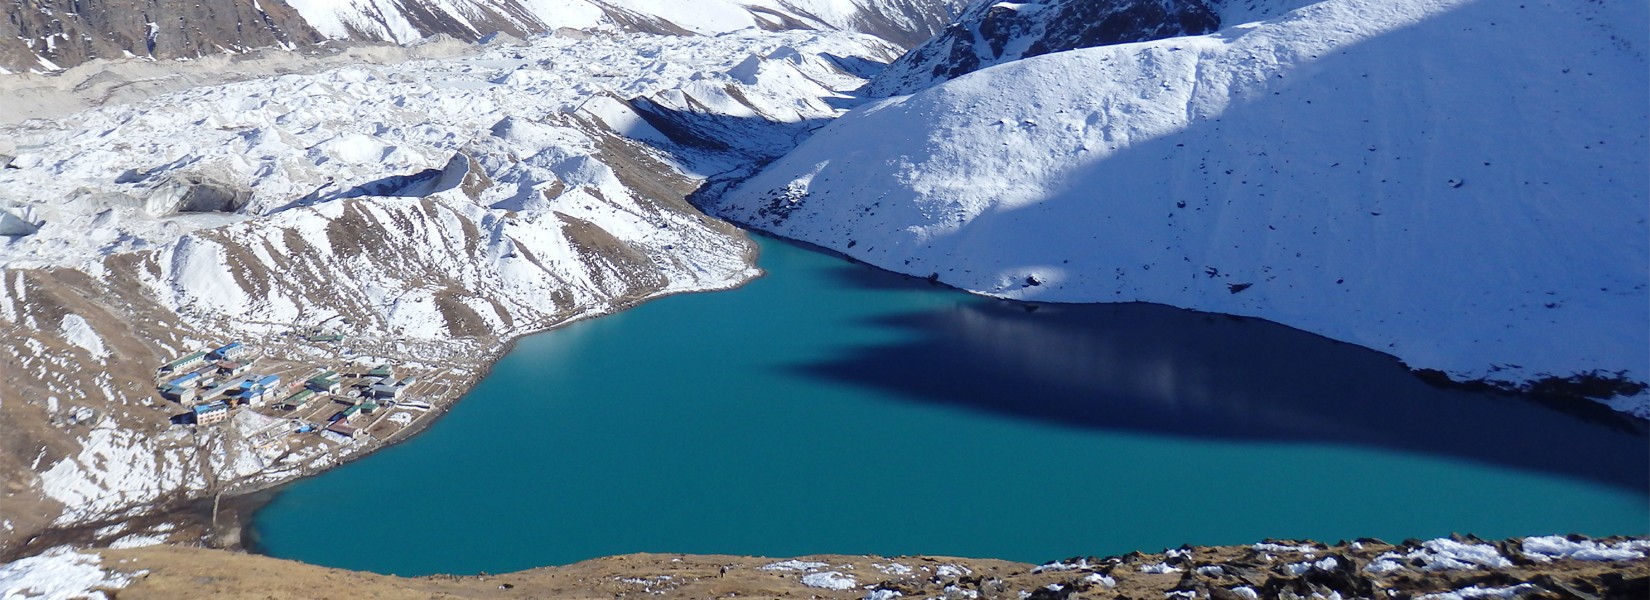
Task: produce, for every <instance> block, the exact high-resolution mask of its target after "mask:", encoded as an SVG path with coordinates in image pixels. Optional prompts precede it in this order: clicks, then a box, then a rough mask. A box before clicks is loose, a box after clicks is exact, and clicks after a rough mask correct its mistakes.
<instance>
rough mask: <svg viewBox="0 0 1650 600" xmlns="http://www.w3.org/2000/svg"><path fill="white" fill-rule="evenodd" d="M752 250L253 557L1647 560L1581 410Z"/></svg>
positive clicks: (544, 344) (1633, 469) (1371, 360)
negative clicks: (743, 264) (1611, 553)
mask: <svg viewBox="0 0 1650 600" xmlns="http://www.w3.org/2000/svg"><path fill="white" fill-rule="evenodd" d="M762 249H763V255H762V259H761V263H762V266H763V267H764V268H765V269H767V270H768V271H769V275H768V276H766V277H764V278H762V279H760V280H758V281H756V282H753V283H751V284H750V285H748V286H746V287H744V288H742V289H739V290H737V291H731V292H717V293H709V294H693V295H685V296H676V297H671V298H665V299H662V300H657V301H653V302H649V303H646V304H644V305H642V306H641V307H639V308H636V309H633V310H630V311H626V312H624V313H622V314H618V315H613V316H609V317H603V318H600V319H595V320H591V321H586V322H581V323H577V324H574V325H571V326H569V327H566V328H563V329H560V330H557V331H553V332H549V333H546V334H542V335H537V336H533V337H530V338H527V339H525V340H523V341H522V342H521V344H520V345H519V346H518V347H517V348H516V349H515V350H514V351H513V352H511V353H510V354H509V355H508V356H506V357H505V358H504V359H503V360H501V361H500V362H499V363H498V364H497V365H496V367H495V369H494V371H493V373H492V374H491V375H490V376H489V377H487V378H486V379H485V380H483V381H482V382H481V383H480V385H478V386H477V387H476V389H475V390H473V391H472V392H471V393H470V394H469V395H468V396H466V397H465V398H464V399H463V401H462V402H461V403H459V405H458V406H457V407H456V408H455V409H454V410H453V411H452V413H451V414H450V415H449V416H447V417H446V418H444V419H443V420H441V421H440V422H439V423H438V424H436V425H435V426H434V427H433V428H431V429H430V430H429V431H427V432H426V433H424V434H422V435H420V436H418V437H416V438H414V439H413V440H411V441H409V442H407V443H404V444H401V445H398V446H395V447H392V448H389V449H386V450H384V451H381V452H379V453H376V454H374V455H371V456H369V457H367V458H365V459H363V460H360V461H356V462H353V463H351V464H348V465H345V466H343V467H340V468H338V469H334V470H332V471H329V472H327V473H324V474H322V475H319V476H317V477H313V478H309V479H306V480H303V481H300V482H297V483H295V484H293V485H290V486H288V487H286V488H285V489H284V490H283V491H281V493H280V494H279V495H278V496H277V497H276V498H275V499H274V500H273V502H271V504H269V505H268V506H267V507H266V508H265V509H263V510H262V511H261V512H259V513H258V514H257V515H256V518H255V522H254V527H253V535H254V536H255V543H256V544H257V546H258V547H259V548H260V549H261V550H262V551H264V552H266V553H268V554H271V555H274V556H278V557H283V558H292V559H297V560H302V561H306V562H311V563H316V564H322V565H328V566H337V567H345V568H352V569H365V570H371V571H378V572H384V573H397V574H402V575H417V574H427V573H434V572H448V573H474V572H479V571H488V572H495V573H497V572H504V571H511V570H518V569H523V568H528V567H534V566H543V565H550V564H565V563H571V562H575V561H578V560H582V559H586V558H591V557H596V556H603V555H611V554H620V553H628V552H643V551H647V552H693V553H732V554H757V555H769V556H793V555H802V554H810V553H825V552H832V553H854V554H861V553H875V554H883V555H896V554H909V553H926V554H943V555H958V556H976V557H997V558H1007V559H1014V560H1023V561H1043V560H1049V559H1054V558H1059V557H1066V556H1072V555H1079V554H1100V555H1105V554H1115V553H1124V552H1128V551H1131V550H1135V549H1144V550H1157V549H1161V548H1165V547H1172V546H1178V545H1180V544H1182V543H1194V544H1223V543H1248V542H1253V541H1257V540H1260V539H1262V538H1265V537H1311V538H1317V539H1325V540H1335V539H1341V538H1347V539H1350V538H1354V537H1360V536H1376V537H1384V538H1389V539H1394V540H1395V539H1402V538H1407V537H1431V536H1442V535H1447V534H1449V533H1451V532H1462V533H1468V532H1470V533H1475V534H1478V535H1480V536H1484V537H1505V536H1515V535H1533V534H1547V533H1568V532H1580V533H1587V534H1594V535H1604V534H1645V533H1650V516H1647V507H1650V445H1647V439H1646V436H1645V433H1644V431H1643V429H1642V425H1640V424H1638V423H1634V422H1631V421H1626V420H1622V419H1620V418H1619V417H1617V416H1615V415H1614V414H1613V413H1610V412H1609V411H1607V410H1602V409H1601V410H1589V409H1588V407H1581V408H1580V409H1564V410H1559V409H1555V408H1553V407H1548V406H1544V405H1542V404H1540V403H1537V402H1534V401H1530V400H1525V399H1519V398H1508V397H1500V396H1492V395H1483V394H1474V393H1466V392H1460V391H1445V390H1439V389H1435V388H1433V387H1429V386H1428V385H1426V384H1424V383H1422V382H1421V381H1420V380H1418V379H1417V378H1415V377H1414V376H1412V375H1411V374H1409V373H1408V372H1407V371H1406V370H1405V369H1404V368H1402V366H1401V365H1399V364H1398V363H1397V362H1396V361H1394V360H1393V359H1391V358H1390V357H1386V356H1383V355H1380V354H1378V353H1374V352H1371V351H1368V350H1364V349H1360V348H1356V347H1352V346H1349V345H1345V344H1340V343H1336V342H1332V341H1329V340H1326V339H1323V338H1320V337H1317V336H1313V335H1310V334H1305V333H1302V332H1299V331H1294V330H1291V329H1288V328H1285V327H1281V326H1278V325H1274V324H1271V323H1266V322H1262V321H1256V320H1247V319H1235V318H1230V317H1223V316H1215V315H1206V314H1201V313H1194V312H1190V311H1182V310H1177V309H1171V308H1165V307H1160V306H1146V305H1110V306H1073V305H1065V306H1040V307H1035V310H1029V309H1028V308H1027V307H1026V306H1025V305H1023V304H1017V303H1007V302H1001V301H995V300H988V299H983V298H978V297H974V296H970V295H966V294H962V293H959V292H955V291H951V290H947V289H943V288H939V287H933V286H929V285H927V284H926V283H923V282H921V281H914V280H911V279H908V278H903V277H899V276H894V275H891V274H887V273H884V272H881V271H876V270H873V269H870V268H867V267H863V266H859V265H853V264H849V263H846V262H844V261H843V260H841V259H838V258H833V257H829V256H826V255H822V254H818V253H815V252H812V251H808V250H804V249H799V248H796V247H792V246H789V245H786V244H783V243H778V242H773V241H768V240H764V241H762Z"/></svg>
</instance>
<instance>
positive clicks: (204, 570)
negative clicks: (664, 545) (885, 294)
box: [0, 536, 1650, 600]
mask: <svg viewBox="0 0 1650 600" xmlns="http://www.w3.org/2000/svg"><path fill="white" fill-rule="evenodd" d="M1647 550H1650V540H1645V539H1642V538H1638V539H1628V538H1605V539H1588V538H1584V537H1580V536H1571V537H1560V536H1547V537H1530V538H1522V539H1511V540H1506V541H1501V542H1485V541H1483V540H1479V539H1477V538H1472V537H1465V538H1462V537H1456V538H1442V539H1435V540H1429V541H1419V540H1408V541H1405V542H1402V543H1399V544H1396V545H1393V544H1388V543H1386V542H1382V541H1379V540H1369V539H1365V540H1358V541H1355V542H1340V543H1336V544H1333V545H1328V544H1321V543H1314V542H1295V541H1287V542H1280V541H1268V542H1262V543H1258V544H1253V545H1248V546H1212V547H1191V546H1187V547H1182V548H1178V549H1172V550H1166V551H1164V552H1161V553H1155V554H1143V553H1139V552H1135V553H1131V554H1128V555H1125V556H1114V557H1107V558H1095V557H1076V558H1071V559H1067V560H1063V561H1057V562H1051V563H1046V564H1043V565H1037V566H1033V565H1028V564H1023V563H1014V562H1007V561H1000V560H982V559H960V558H944V557H927V556H905V557H893V558H883V557H876V556H839V555H822V556H808V557H801V558H796V559H789V560H775V559H770V558H756V557H736V556H714V555H680V554H633V555H627V556H615V557H608V558H600V559H595V560H590V561H585V562H582V563H578V564H574V565H569V566H565V567H549V568H541V569H533V570H529V571H522V572H518V573H509V574H504V575H487V574H482V575H475V576H450V575H437V576H430V577H419V578H402V577H394V576H387V575H377V574H372V573H362V572H353V571H343V570H338V569H329V568H325V567H318V566H313V565H307V564H303V563H298V562H292V561H286V560H279V559H274V558H268V557H264V556H255V555H249V554H240V553H232V552H225V551H221V550H206V549H200V548H186V547H179V546H151V547H146V548H135V549H124V550H95V551H86V552H87V553H80V552H75V551H68V550H57V551H53V552H48V553H46V554H44V555H42V556H38V557H34V558H30V559H25V560H22V561H18V562H16V563H12V564H11V565H7V566H0V597H5V598H12V597H14V595H18V596H21V597H34V596H35V595H48V596H53V597H80V595H91V596H94V597H96V595H97V594H105V596H104V597H116V596H117V595H118V597H119V598H122V599H128V600H129V599H133V598H138V599H141V598H185V597H212V598H551V597H553V598H604V599H605V598H625V597H664V598H734V597H739V598H781V597H806V598H868V599H876V600H890V599H892V598H945V599H958V598H971V599H994V598H1012V599H1017V600H1018V599H1027V598H1050V599H1054V598H1059V599H1067V598H1154V599H1155V598H1184V599H1188V600H1189V599H1193V598H1214V599H1228V598H1250V599H1254V598H1325V599H1331V598H1430V599H1439V600H1443V599H1462V598H1586V599H1592V598H1640V599H1642V598H1645V597H1650V560H1647V559H1646V558H1645V552H1646V551H1647ZM455 551H461V549H455ZM77 586H78V587H77Z"/></svg>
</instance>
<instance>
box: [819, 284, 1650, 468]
mask: <svg viewBox="0 0 1650 600" xmlns="http://www.w3.org/2000/svg"><path fill="white" fill-rule="evenodd" d="M841 270H842V271H844V273H843V274H842V275H841V277H842V280H843V281H844V282H848V283H849V284H850V285H852V284H862V285H866V286H870V287H873V288H884V287H894V286H924V285H925V284H924V283H922V282H921V281H920V280H917V281H913V280H912V279H911V278H907V277H903V276H898V275H892V274H885V273H881V272H875V271H871V270H870V269H868V268H865V267H863V266H860V265H851V264H846V263H845V264H843V265H842V266H841ZM854 272H859V273H854ZM874 325H876V326H878V327H884V328H891V329H896V330H899V331H900V332H901V333H902V334H903V335H902V336H900V337H901V339H906V340H909V341H906V342H901V343H896V344H891V345H885V346H867V347H862V348H859V349H858V350H857V351H856V352H854V353H853V354H851V355H848V356H841V357H838V358H834V359H829V360H825V361H821V362H817V363H812V364H802V365H793V366H792V367H791V368H793V369H795V370H797V371H799V372H801V373H804V374H806V375H809V376H813V377H818V378H822V379H828V380H833V381H840V382H846V383H850V384H854V385H860V386H866V387H872V388H878V389H883V390H888V391H893V392H896V393H897V394H898V395H899V396H900V397H905V398H917V399H920V400H923V401H927V402H932V403H936V404H946V405H952V406H960V407H964V408H968V409H972V410H979V411H984V412H989V413H995V414H1000V415H1005V416H1009V417H1014V418H1021V419H1030V420H1035V421H1040V422H1045V423H1052V424H1057V425H1061V426H1066V427H1075V428H1086V429H1098V430H1112V431H1127V432H1138V433H1144V434H1152V435H1170V436H1183V437H1193V438H1204V439H1218V440H1241V441H1258V442H1273V443H1307V444H1333V445H1348V446H1360V447H1367V448H1374V449H1379V450H1383V451H1392V452H1409V453H1416V454H1423V455H1430V456H1439V457H1445V458H1452V459H1460V460H1468V461H1474V462H1479V463H1484V464H1490V465H1498V466H1503V467H1510V468H1516V469H1522V470H1527V471H1534V472H1541V473H1550V474H1558V475H1564V476H1569V477H1576V478H1580V479H1584V480H1589V481H1593V482H1598V483H1603V484H1607V485H1610V486H1614V487H1617V488H1622V489H1627V490H1634V491H1638V492H1645V491H1646V490H1647V488H1650V455H1647V453H1646V452H1645V447H1646V441H1647V437H1646V433H1645V431H1644V427H1643V424H1642V423H1641V422H1638V421H1636V420H1633V419H1629V418H1626V417H1621V416H1619V415H1615V414H1614V413H1612V412H1610V411H1608V409H1604V408H1603V407H1597V409H1598V412H1593V411H1591V410H1588V408H1589V407H1579V408H1578V410H1580V411H1581V412H1582V413H1585V414H1580V415H1578V414H1569V413H1566V412H1560V411H1558V410H1554V409H1552V408H1550V407H1548V406H1544V405H1542V404H1541V403H1538V402H1535V401H1531V400H1529V399H1526V398H1520V397H1510V396H1505V395H1497V394H1488V393H1475V392H1468V391H1462V390H1451V389H1440V388H1437V387H1433V386H1431V385H1428V384H1427V383H1425V382H1423V381H1422V380H1421V379H1420V378H1419V377H1416V376H1415V375H1414V374H1413V373H1411V372H1410V371H1409V370H1408V369H1407V368H1405V367H1404V365H1403V364H1402V363H1400V362H1398V361H1397V360H1396V359H1394V358H1392V357H1390V356H1387V355H1385V354H1381V353H1378V352H1375V351H1373V350H1368V349H1365V348H1360V347H1357V346H1353V345H1351V344H1346V343H1341V342H1336V341H1334V340H1330V339H1328V338H1324V337H1322V336H1318V335H1314V334H1311V333H1306V332H1303V331H1299V330H1296V329H1292V328H1289V327H1285V326H1283V325H1278V324H1276V323H1271V322H1268V321H1264V320H1259V319H1248V318H1240V317H1231V316H1224V315H1215V314H1210V313H1201V312H1196V311H1190V310H1184V309H1177V308H1172V307H1167V306H1161V305H1153V304H1144V303H1130V304H1027V303H1021V302H1006V301H993V300H986V299H981V300H979V301H976V302H961V303H958V304H956V305H955V306H952V307H950V308H946V309H941V310H935V311H930V312H923V313H912V314H904V315H900V316H897V317H891V318H886V319H880V320H878V321H876V322H875V323H874ZM1601 420H1602V421H1606V422H1608V424H1605V423H1603V422H1601Z"/></svg>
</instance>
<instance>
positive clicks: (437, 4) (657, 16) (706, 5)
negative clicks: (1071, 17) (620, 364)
mask: <svg viewBox="0 0 1650 600" xmlns="http://www.w3.org/2000/svg"><path fill="white" fill-rule="evenodd" d="M963 1H964V0H738V1H735V0H694V1H692V2H683V1H680V0H252V1H248V0H235V1H233V2H228V3H208V4H200V3H187V2H177V1H176V0H117V1H115V2H97V3H94V4H95V6H87V7H85V9H84V10H82V8H81V6H80V5H81V3H80V2H73V1H66V0H45V1H44V2H37V3H15V4H14V5H12V6H10V7H8V8H7V9H6V11H7V13H8V19H0V74H4V73H6V72H7V71H6V70H7V69H9V70H10V71H16V72H33V71H38V72H49V71H55V70H57V69H60V68H66V67H71V66H74V65H78V64H82V63H85V62H87V61H90V60H93V59H98V58H102V59H119V58H123V57H146V58H199V57H203V56H207V55H212V54H218V53H225V52H227V53H240V52H244V51H246V50H248V49H251V48H259V47H269V46H277V47H284V48H288V49H292V48H296V47H300V46H311V45H314V44H317V43H322V42H325V41H327V40H351V41H372V42H391V43H396V44H407V43H412V42H416V41H420V40H425V39H429V38H432V37H437V36H450V37H453V38H456V39H459V40H464V41H476V40H481V39H485V38H489V37H491V36H493V35H494V34H506V35H511V36H516V37H524V36H527V35H530V34H538V33H546V32H554V31H557V30H559V29H562V28H570V29H578V30H585V31H608V32H617V31H629V32H644V33H658V34H706V35H714V34H721V33H727V32H731V31H737V30H741V29H750V28H756V29H766V30H782V29H817V30H843V31H857V32H864V33H870V34H873V35H877V36H879V37H882V38H883V39H886V40H889V41H892V42H894V43H896V44H900V45H903V46H911V45H915V44H917V43H919V42H921V41H923V40H925V39H928V37H929V36H931V35H933V34H934V33H935V32H937V31H939V30H941V29H943V28H944V27H945V26H946V25H947V24H948V23H950V21H951V19H952V17H953V16H955V15H956V14H957V11H958V10H959V9H960V8H961V6H962V2H963Z"/></svg>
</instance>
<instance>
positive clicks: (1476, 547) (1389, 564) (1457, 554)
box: [1324, 538, 1512, 573]
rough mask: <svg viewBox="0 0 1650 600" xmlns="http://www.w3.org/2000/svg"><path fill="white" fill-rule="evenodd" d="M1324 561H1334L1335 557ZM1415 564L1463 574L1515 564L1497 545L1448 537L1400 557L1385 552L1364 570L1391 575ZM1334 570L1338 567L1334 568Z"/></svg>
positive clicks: (1431, 569) (1422, 544) (1424, 567)
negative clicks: (1467, 571) (1473, 542)
mask: <svg viewBox="0 0 1650 600" xmlns="http://www.w3.org/2000/svg"><path fill="white" fill-rule="evenodd" d="M1324 560H1326V561H1327V560H1333V557H1330V558H1326V559H1324ZM1412 561H1419V562H1420V563H1421V565H1422V566H1421V569H1422V570H1424V571H1459V570H1465V569H1480V568H1491V569H1504V568H1507V567H1510V566H1512V561H1510V560H1507V558H1506V557H1504V556H1501V552H1500V551H1499V550H1496V549H1495V546H1491V545H1489V544H1469V543H1463V542H1457V541H1455V540H1451V539H1447V538H1439V539H1435V540H1427V541H1425V542H1422V543H1421V547H1420V548H1416V549H1414V550H1411V551H1409V552H1408V553H1404V554H1400V553H1398V552H1385V553H1382V554H1381V555H1379V556H1377V557H1375V560H1373V561H1370V563H1369V566H1367V567H1364V569H1365V570H1366V571H1369V572H1371V573H1387V572H1391V571H1396V570H1400V569H1406V568H1408V565H1409V564H1410V563H1411V562H1412ZM1330 568H1334V567H1333V566H1331V567H1330Z"/></svg>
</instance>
